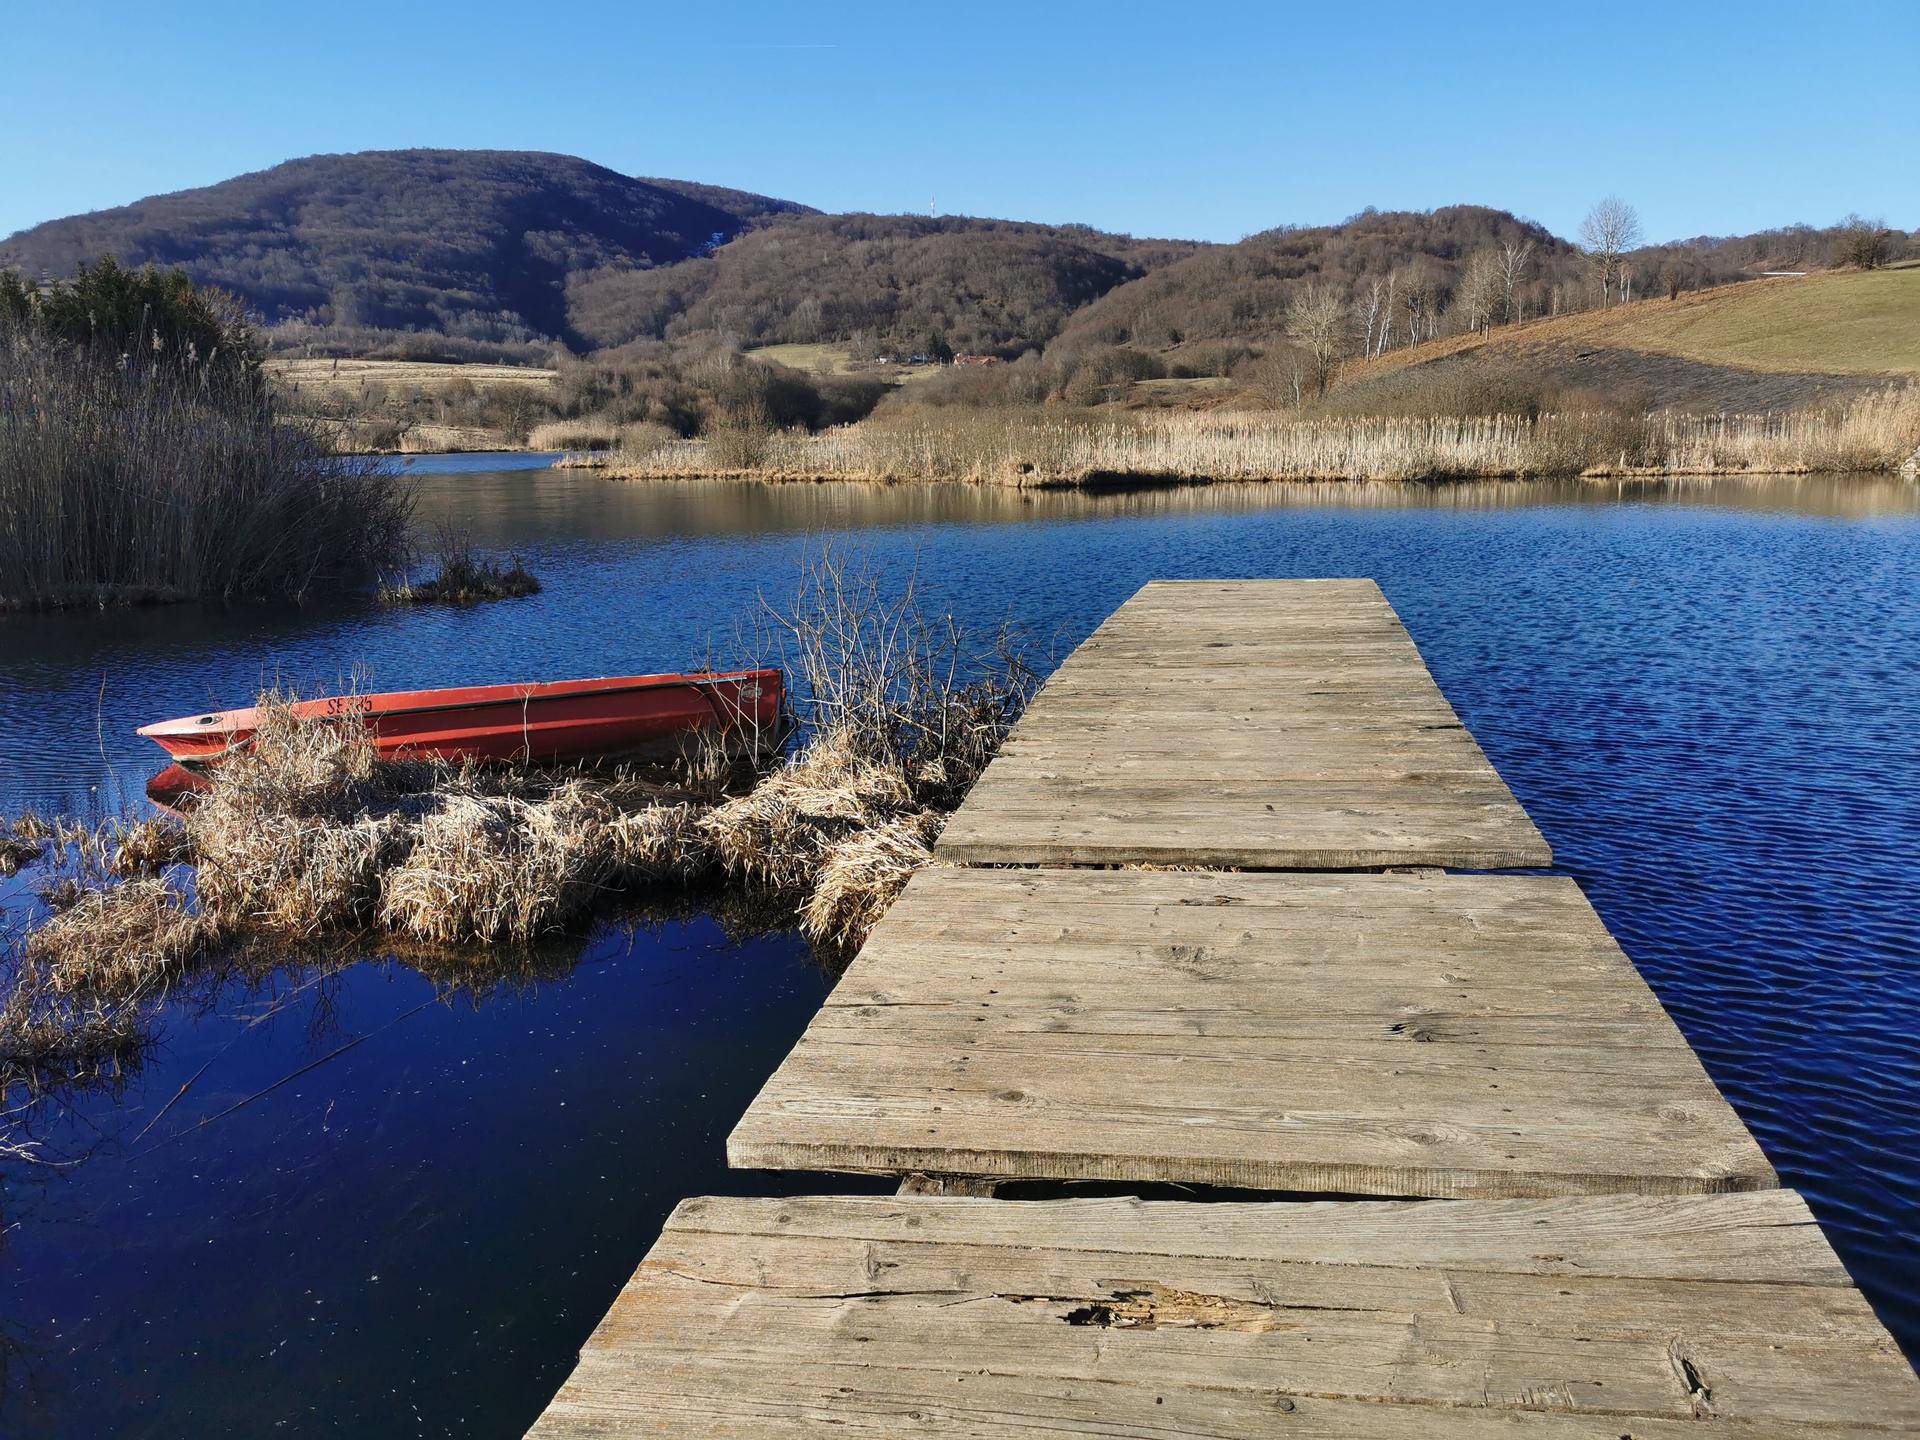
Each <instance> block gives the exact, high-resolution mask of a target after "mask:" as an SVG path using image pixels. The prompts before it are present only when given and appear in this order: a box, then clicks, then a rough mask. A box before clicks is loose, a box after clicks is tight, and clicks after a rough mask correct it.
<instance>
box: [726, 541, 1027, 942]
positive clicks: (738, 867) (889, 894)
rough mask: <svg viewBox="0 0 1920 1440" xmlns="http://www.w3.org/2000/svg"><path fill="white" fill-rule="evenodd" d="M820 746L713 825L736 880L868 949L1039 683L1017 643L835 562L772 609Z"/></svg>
mask: <svg viewBox="0 0 1920 1440" xmlns="http://www.w3.org/2000/svg"><path fill="white" fill-rule="evenodd" d="M774 619H775V621H776V623H777V624H778V625H779V627H780V629H781V631H782V651H783V656H784V658H786V659H787V660H788V662H789V667H788V668H789V670H790V672H791V674H792V677H793V680H794V681H795V682H796V683H795V684H794V687H793V694H794V700H795V703H796V705H798V706H800V707H802V709H803V710H804V711H805V712H806V714H807V717H808V736H809V738H808V741H807V743H806V744H805V745H804V747H803V748H802V749H801V750H800V752H799V753H798V754H797V755H796V756H795V757H794V758H793V759H792V760H791V761H790V762H789V763H788V764H786V765H785V766H782V767H781V768H780V769H778V770H775V771H774V772H773V773H772V774H770V775H768V776H767V777H766V778H764V779H763V780H762V781H761V782H760V783H759V784H758V785H757V786H755V787H754V789H753V790H752V791H751V792H750V793H749V794H747V795H744V796H741V797H739V798H737V799H734V800H729V801H727V802H725V803H724V804H721V805H719V806H717V807H716V808H715V809H714V810H713V812H712V813H711V814H710V815H709V816H708V817H707V820H706V826H707V829H708V831H709V833H711V834H712V836H713V839H714V844H715V846H716V848H717V849H718V851H719V853H720V857H721V861H722V864H723V866H724V867H725V869H726V870H727V872H728V873H729V874H731V875H734V876H735V877H737V878H740V879H743V880H746V881H748V882H749V883H751V884H754V885H756V886H759V887H762V888H764V889H767V890H770V891H772V892H775V893H777V894H780V895H783V896H786V897H789V898H790V900H791V902H792V903H793V904H794V906H795V909H796V911H797V913H798V916H799V919H800V926H801V930H802V932H803V933H805V934H806V935H807V937H808V938H809V939H811V940H812V941H814V942H815V943H816V944H817V945H819V946H821V947H822V948H824V949H826V950H828V951H836V950H838V951H845V950H851V949H857V948H858V947H859V945H860V944H861V943H862V942H863V941H864V940H865V938H866V932H867V930H868V929H869V928H870V927H871V925H872V924H873V922H874V921H875V920H876V919H878V918H879V916H880V915H881V914H883V913H884V912H885V910H886V908H887V906H888V905H889V904H891V903H892V900H893V898H894V896H896V895H897V894H899V891H900V887H901V886H903V885H904V884H905V883H906V881H907V879H908V878H909V877H910V876H911V875H912V873H913V872H914V870H916V869H918V868H919V867H920V866H921V865H923V864H925V863H927V861H928V860H929V859H931V852H930V850H929V849H928V844H929V842H930V841H931V839H932V838H933V837H934V836H935V835H937V834H938V833H939V829H940V827H941V825H943V824H944V823H945V818H946V815H947V814H948V813H949V812H951V811H952V809H953V808H954V807H955V806H957V805H958V804H959V803H960V801H961V799H962V798H963V797H964V796H965V794H966V792H967V790H968V789H969V788H970V787H971V786H972V784H973V782H974V780H975V779H976V778H977V777H978V776H979V773H980V771H981V770H982V769H983V768H985V766H986V763H987V761H988V760H990V759H991V758H992V756H993V754H994V753H995V751H997V750H998V748H999V745H1000V742H1001V740H1002V739H1003V738H1004V737H1005V735H1006V732H1007V730H1008V728H1009V727H1010V726H1011V725H1012V724H1013V721H1014V720H1015V719H1016V718H1017V717H1018V716H1019V713H1020V711H1021V710H1022V709H1023V708H1024V706H1025V704H1026V701H1027V698H1028V696H1029V695H1030V694H1031V692H1032V688H1033V685H1034V682H1035V679H1036V676H1035V673H1034V671H1033V670H1032V668H1031V667H1030V666H1029V665H1028V664H1027V663H1026V661H1025V659H1024V658H1023V655H1022V653H1021V647H1020V646H1019V645H1018V644H1017V643H1016V641H1015V639H1014V637H1012V636H1011V635H1010V634H1008V633H1005V632H1003V633H1001V634H999V635H997V636H994V637H993V638H992V639H991V640H990V641H989V642H987V643H984V644H983V643H977V642H976V641H975V640H974V639H973V637H971V636H969V635H967V634H966V633H964V632H963V631H962V630H961V629H960V628H959V627H958V626H957V625H955V624H954V622H953V621H952V619H951V618H950V617H930V616H928V615H926V614H925V613H924V612H923V611H922V609H921V606H920V603H919V596H918V587H917V582H916V581H915V580H914V579H913V578H912V577H909V579H908V581H907V583H906V584H905V586H904V587H902V589H901V590H900V591H899V592H898V593H897V594H889V593H888V592H887V591H886V589H885V587H883V586H882V585H881V583H880V581H879V579H878V577H877V576H875V575H872V574H870V573H854V572H850V571H849V570H848V569H847V568H846V567H845V566H844V565H842V564H841V563H839V562H838V561H837V560H835V559H834V557H832V556H826V557H823V558H822V559H821V560H820V561H819V562H817V563H816V564H813V565H810V566H809V567H808V568H807V569H806V570H805V571H804V572H803V575H802V579H801V584H800V588H799V591H798V593H797V594H796V596H795V597H794V600H793V602H792V603H791V604H790V605H789V606H787V607H786V608H784V609H782V610H780V611H777V612H775V613H774Z"/></svg>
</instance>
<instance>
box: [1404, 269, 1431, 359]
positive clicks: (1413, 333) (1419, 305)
mask: <svg viewBox="0 0 1920 1440" xmlns="http://www.w3.org/2000/svg"><path fill="white" fill-rule="evenodd" d="M1440 291H1441V287H1440V277H1439V276H1438V275H1437V274H1436V273H1434V270H1433V268H1432V267H1431V266H1430V265H1423V264H1418V263H1416V264H1414V265H1410V266H1408V267H1407V270H1406V273H1405V274H1404V275H1403V276H1402V277H1401V281H1400V294H1401V300H1400V303H1401V305H1402V307H1403V308H1404V309H1405V310H1406V312H1407V343H1408V344H1409V345H1418V344H1419V343H1420V342H1421V341H1422V340H1431V339H1432V338H1433V337H1434V336H1435V335H1437V334H1439V333H1440V331H1439V324H1440V300H1441V293H1440Z"/></svg>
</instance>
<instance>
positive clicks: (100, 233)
mask: <svg viewBox="0 0 1920 1440" xmlns="http://www.w3.org/2000/svg"><path fill="white" fill-rule="evenodd" d="M805 209H806V207H804V206H800V205H796V204H794V203H793V202H791V201H784V200H774V199H770V198H768V197H766V196H763V195H750V194H747V193H745V192H743V191H738V190H728V189H724V188H722V187H720V186H713V185H700V184H694V183H691V182H686V181H676V180H636V179H632V178H630V177H628V176H625V175H621V174H619V173H617V172H615V171H612V170H608V169H606V168H604V167H602V166H599V165H594V164H591V163H589V162H588V161H585V160H580V159H577V158H575V157H573V156H568V155H550V154H543V153H539V152H532V151H503V150H382V151H369V152H365V153H362V154H354V155H315V156H311V157H309V158H307V159H304V160H290V161H288V162H287V163H286V164H284V165H276V166H274V167H273V168H272V169H270V170H262V171H258V172H256V173H254V174H250V175H241V176H237V177H235V178H234V179H232V180H226V181H223V182H221V183H220V184H218V185H209V186H206V187H204V188H201V189H197V190H183V191H179V192H178V193H175V194H171V195H157V196H154V197H152V198H150V199H147V200H141V201H138V202H136V203H135V204H132V205H123V206H120V207H118V208H117V209H112V210H101V211H96V212H94V213H92V214H89V215H77V216H73V217H71V218H69V219H65V220H54V221H50V222H49V223H47V224H44V225H40V226H37V227H35V228H34V229H31V230H26V231H22V232H21V233H20V234H18V235H15V236H13V237H11V238H10V239H7V240H5V241H0V265H5V266H12V267H15V268H18V269H20V270H22V271H24V272H25V273H27V274H28V275H30V276H37V275H41V274H49V275H66V274H69V273H71V272H72V270H73V269H74V267H75V266H76V265H77V264H78V263H79V262H80V261H82V260H87V259H92V258H95V257H98V256H102V255H112V256H115V257H117V258H118V259H120V260H123V261H126V262H128V263H130V264H136V265H138V264H144V263H146V262H148V261H152V262H154V263H156V264H159V265H163V266H171V265H179V266H183V267H184V268H185V269H186V270H187V272H188V274H190V275H191V276H192V277H193V278H194V279H195V280H196V281H199V282H201V283H208V284H214V285H219V286H221V287H223V288H225V289H228V290H231V291H233V292H234V293H235V294H237V295H239V296H241V297H242V298H243V299H244V300H246V301H247V303H248V304H249V305H251V306H253V307H254V308H256V309H257V310H259V312H260V313H261V314H262V315H263V316H264V317H265V318H266V319H267V321H268V322H269V323H274V324H279V323H284V322H290V321H291V322H306V323H307V324H310V325H312V326H315V327H321V328H323V329H325V330H327V331H329V332H333V333H334V334H336V335H337V336H339V337H342V338H348V339H360V340H362V341H364V342H365V343H367V344H368V345H369V346H370V347H371V346H372V345H375V344H377V343H378V342H379V340H380V337H381V336H382V334H383V333H390V332H398V331H409V330H411V331H429V332H434V333H435V334H438V335H444V336H451V337H455V338H459V339H464V340H468V341H481V342H489V343H514V342H525V341H532V340H548V339H565V340H574V339H575V338H576V337H574V336H573V335H572V332H571V331H570V329H569V327H568V323H567V309H566V285H567V281H568V279H569V277H571V276H574V275H577V274H578V273H580V272H582V271H586V270H591V269H594V268H596V267H601V266H618V267H621V268H622V269H625V270H633V269H636V268H646V267H651V266H656V265H670V264H672V263H674V262H675V261H680V260H685V259H687V258H689V257H691V256H695V255H699V254H703V253H705V252H706V251H707V250H708V249H710V248H712V247H713V246H714V245H715V244H719V243H724V242H726V241H728V240H731V239H732V238H734V237H735V236H737V235H739V234H740V233H742V232H743V231H745V230H747V229H748V228H750V227H751V226H752V225H755V224H760V223H764V222H765V221H766V220H768V219H770V218H772V217H775V216H779V215H785V214H794V213H802V212H804V211H805ZM303 328H304V327H303Z"/></svg>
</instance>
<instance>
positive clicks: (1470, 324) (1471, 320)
mask: <svg viewBox="0 0 1920 1440" xmlns="http://www.w3.org/2000/svg"><path fill="white" fill-rule="evenodd" d="M1499 303H1500V255H1499V253H1498V252H1497V251H1494V250H1476V251H1474V252H1473V254H1471V255H1469V256H1468V257H1467V263H1466V264H1465V265H1463V266H1462V267H1461V269H1460V282H1459V284H1458V285H1457V286H1455V287H1454V292H1453V305H1454V311H1455V313H1456V314H1457V315H1459V317H1460V319H1461V321H1462V323H1463V324H1464V326H1465V328H1466V329H1468V330H1478V331H1479V332H1480V333H1481V334H1483V335H1484V334H1485V333H1486V332H1487V331H1488V330H1489V329H1491V328H1492V326H1493V312H1494V310H1495V308H1496V307H1497V306H1498V305H1499Z"/></svg>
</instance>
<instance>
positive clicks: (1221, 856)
mask: <svg viewBox="0 0 1920 1440" xmlns="http://www.w3.org/2000/svg"><path fill="white" fill-rule="evenodd" d="M935 853H936V854H938V855H939V856H940V857H941V858H942V859H945V860H949V861H952V862H954V863H958V864H1027V865H1115V864H1121V865H1124V864H1163V865H1186V866H1196V867H1205V866H1217V867H1222V868H1242V869H1365V868H1379V867H1385V866H1400V865H1431V866H1442V867H1448V868H1454V869H1500V868H1510V867H1520V866H1541V865H1546V864H1549V863H1551V860H1552V854H1551V852H1550V851H1549V849H1548V847H1547V843H1546V841H1545V840H1544V839H1543V838H1542V837H1541V835H1540V832H1539V831H1538V830H1537V829H1535V828H1534V825H1533V822H1532V821H1531V820H1529V819H1528V818H1527V815H1526V813H1525V812H1524V811H1523V810H1521V808H1520V806H1519V805H1518V804H1517V803H1516V802H1515V800H1514V798H1513V794H1512V792H1511V791H1509V790H1508V789H1507V786H1506V783H1505V782H1504V781H1503V780H1501V778H1500V776H1499V775H1498V774H1497V773H1496V772H1495V770H1494V769H1493V767H1492V766H1491V765H1490V764H1488V763H1487V758H1486V756H1485V755H1483V754H1482V753H1481V751H1480V747H1479V746H1478V745H1477V744H1475V743H1474V740H1473V737H1472V735H1471V734H1469V733H1468V731H1467V730H1466V728H1465V727H1464V726H1463V725H1461V723H1460V719H1459V717H1458V716H1457V715H1456V714H1454V712H1453V708H1452V707H1451V706H1450V705H1448V704H1447V701H1446V697H1445V696H1443V695H1442V694H1441V693H1440V691H1439V688H1438V687H1437V686H1436V685H1435V684H1434V683H1433V677H1432V676H1431V675H1430V674H1429V673H1428V671H1427V667H1426V665H1425V663H1424V662H1422V660H1421V659H1420V653H1419V651H1418V650H1417V649H1416V648H1415V647H1414V644H1413V642H1412V640H1411V639H1410V638H1408V636H1407V633H1406V630H1405V628H1404V627H1403V626H1402V625H1401V624H1400V620H1399V617H1398V616H1396V615H1395V614H1394V613H1393V607H1392V606H1390V605H1389V604H1388V603H1387V600H1386V597H1385V596H1384V595H1382V594H1381V593H1380V589H1379V587H1378V586H1377V585H1375V584H1374V583H1373V582H1372V581H1371V580H1271V581H1173V582H1169V581H1155V582H1154V583H1152V584H1150V585H1147V586H1146V587H1145V588H1143V589H1142V590H1141V591H1140V592H1139V593H1138V594H1137V595H1135V596H1134V597H1133V598H1132V599H1131V600H1129V601H1128V602H1127V603H1126V604H1124V605H1122V606H1121V607H1120V608H1119V610H1117V611H1115V612H1114V614H1113V615H1112V616H1111V617H1109V618H1108V620H1107V621H1106V623H1105V624H1103V625H1102V626H1101V627H1100V628H1099V629H1098V630H1097V631H1095V632H1094V634H1093V635H1092V636H1091V637H1090V638H1089V639H1088V640H1087V641H1086V643H1085V644H1083V645H1081V646H1080V647H1079V648H1078V649H1077V650H1075V651H1074V653H1073V654H1072V655H1070V656H1068V657H1067V659H1066V660H1065V661H1064V662H1063V663H1062V664H1061V665H1060V667H1059V669H1058V670H1057V671H1056V672H1055V673H1054V675H1053V676H1052V678H1051V679H1049V680H1048V681H1047V683H1046V685H1045V686H1044V687H1043V688H1042V689H1041V691H1040V694H1039V695H1038V696H1037V697H1036V698H1035V700H1034V702H1033V704H1032V705H1031V706H1030V707H1029V709H1028V711H1027V714H1026V715H1025V717H1024V718H1022V720H1021V721H1020V723H1019V725H1017V726H1016V727H1015V729H1014V731H1013V734H1012V735H1011V736H1010V737H1009V739H1008V741H1007V744H1006V746H1005V749H1004V751H1003V753H1002V754H1001V755H1000V757H999V758H997V759H996V760H995V761H994V762H993V763H992V764H991V765H989V766H988V767H987V770H986V773H985V774H984V775H983V776H981V778H980V781H979V783H978V784H977V785H975V787H974V789H973V792H972V794H970V795H969V796H968V797H967V800H966V803H965V804H963V805H962V806H961V807H960V809H959V811H958V812H957V813H956V814H955V815H954V817H953V819H952V820H951V821H950V822H949V823H948V825H947V828H946V831H945V833H944V834H942V835H941V837H940V840H939V842H938V844H937V845H936V846H935Z"/></svg>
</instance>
